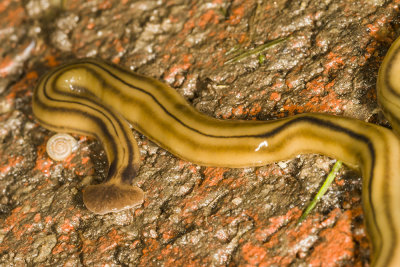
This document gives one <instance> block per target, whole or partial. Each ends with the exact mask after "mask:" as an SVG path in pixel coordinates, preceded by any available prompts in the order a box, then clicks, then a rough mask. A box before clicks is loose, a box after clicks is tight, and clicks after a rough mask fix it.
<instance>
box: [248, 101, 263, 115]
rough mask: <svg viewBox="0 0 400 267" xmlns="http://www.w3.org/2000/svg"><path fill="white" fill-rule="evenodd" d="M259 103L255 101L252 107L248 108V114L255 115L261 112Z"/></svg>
mask: <svg viewBox="0 0 400 267" xmlns="http://www.w3.org/2000/svg"><path fill="white" fill-rule="evenodd" d="M261 109H262V108H261V105H260V104H259V103H255V104H254V105H253V107H252V108H251V109H250V111H249V114H250V115H252V116H256V115H257V114H259V113H260V112H261Z"/></svg>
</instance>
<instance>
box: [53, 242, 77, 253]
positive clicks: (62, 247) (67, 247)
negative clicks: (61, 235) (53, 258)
mask: <svg viewBox="0 0 400 267" xmlns="http://www.w3.org/2000/svg"><path fill="white" fill-rule="evenodd" d="M75 249H76V246H75V245H73V244H68V243H66V242H61V243H59V244H57V245H55V246H54V248H53V250H52V251H51V253H52V254H53V255H57V254H59V253H62V252H65V251H68V252H70V251H73V250H75Z"/></svg>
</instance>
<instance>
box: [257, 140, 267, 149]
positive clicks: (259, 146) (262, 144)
mask: <svg viewBox="0 0 400 267" xmlns="http://www.w3.org/2000/svg"><path fill="white" fill-rule="evenodd" d="M267 146H268V142H267V140H264V141H262V142H261V143H260V144H259V145H258V147H257V148H256V150H255V151H256V152H257V151H258V150H260V149H261V148H263V147H267Z"/></svg>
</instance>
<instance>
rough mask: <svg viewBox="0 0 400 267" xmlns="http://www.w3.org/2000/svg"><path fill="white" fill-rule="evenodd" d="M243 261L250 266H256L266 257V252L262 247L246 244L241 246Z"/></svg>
mask: <svg viewBox="0 0 400 267" xmlns="http://www.w3.org/2000/svg"><path fill="white" fill-rule="evenodd" d="M241 254H242V255H243V259H244V260H245V261H246V262H247V263H248V264H250V265H253V266H256V265H258V264H259V263H260V262H263V261H264V259H265V258H266V257H267V251H266V250H265V248H264V247H262V246H256V245H253V244H251V243H250V242H249V243H246V244H244V245H243V246H242V251H241Z"/></svg>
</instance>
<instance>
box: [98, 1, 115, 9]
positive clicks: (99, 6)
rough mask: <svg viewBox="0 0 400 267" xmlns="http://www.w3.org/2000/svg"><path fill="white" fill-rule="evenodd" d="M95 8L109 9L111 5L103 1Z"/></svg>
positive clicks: (109, 2)
mask: <svg viewBox="0 0 400 267" xmlns="http://www.w3.org/2000/svg"><path fill="white" fill-rule="evenodd" d="M97 7H98V8H99V9H103V10H104V9H110V8H111V7H112V3H111V1H110V0H104V1H103V2H100V3H99V4H98V5H97Z"/></svg>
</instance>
